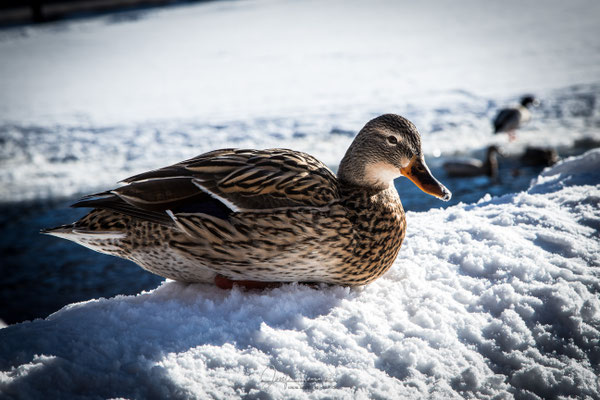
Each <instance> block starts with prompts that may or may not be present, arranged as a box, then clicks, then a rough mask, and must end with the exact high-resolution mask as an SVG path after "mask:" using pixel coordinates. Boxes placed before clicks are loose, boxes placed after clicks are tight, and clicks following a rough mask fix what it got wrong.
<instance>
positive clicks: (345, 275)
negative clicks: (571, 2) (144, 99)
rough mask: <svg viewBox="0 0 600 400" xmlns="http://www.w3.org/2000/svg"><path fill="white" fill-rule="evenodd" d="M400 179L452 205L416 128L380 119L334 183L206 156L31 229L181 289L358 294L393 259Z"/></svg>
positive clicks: (318, 173) (301, 170) (315, 174)
mask: <svg viewBox="0 0 600 400" xmlns="http://www.w3.org/2000/svg"><path fill="white" fill-rule="evenodd" d="M400 176H404V177H407V178H408V179H409V180H411V181H412V182H413V183H414V184H416V186H418V187H419V188H420V189H421V190H422V191H423V192H425V193H427V194H430V195H433V196H435V197H438V198H440V199H441V200H445V201H448V200H449V199H450V198H451V193H450V191H449V190H448V189H447V188H446V187H445V186H444V185H443V184H441V183H440V182H439V181H438V180H437V179H436V178H435V177H434V176H433V175H432V173H431V171H430V170H429V168H428V167H427V164H426V163H425V158H424V155H423V151H422V149H421V136H420V134H419V132H418V130H417V128H416V127H415V125H414V124H413V123H412V122H410V121H409V120H408V119H406V118H404V117H402V116H399V115H396V114H384V115H381V116H379V117H377V118H374V119H372V120H371V121H369V122H367V123H366V124H365V126H364V127H363V128H362V129H361V130H360V131H359V132H358V134H357V135H356V137H355V138H354V140H353V142H352V143H351V144H350V146H349V148H348V149H347V151H346V153H345V155H344V157H343V158H342V160H341V162H340V164H339V168H338V171H337V175H336V174H334V173H333V172H332V171H331V170H330V169H329V168H328V167H327V166H325V165H324V164H323V163H322V162H320V161H319V160H317V159H316V158H314V157H313V156H311V155H309V154H306V153H303V152H300V151H294V150H289V149H284V148H274V149H265V150H256V149H234V148H229V149H221V150H215V151H211V152H208V153H204V154H201V155H199V156H197V157H194V158H191V159H188V160H185V161H182V162H179V163H177V164H173V165H170V166H166V167H163V168H160V169H155V170H152V171H148V172H143V173H140V174H138V175H135V176H132V177H130V178H127V179H125V180H123V181H121V182H122V183H123V184H124V185H123V186H120V187H117V188H115V189H112V190H108V191H105V192H100V193H96V194H92V195H88V196H85V197H83V198H82V199H80V200H79V201H77V202H76V203H75V204H73V205H72V206H73V207H88V208H92V209H93V210H92V211H90V212H89V213H88V214H87V215H85V216H84V217H83V218H81V219H79V220H78V221H76V222H74V223H72V224H66V225H61V226H58V227H55V228H50V229H45V230H43V231H42V233H45V234H49V235H53V236H57V237H60V238H64V239H68V240H71V241H73V242H76V243H78V244H80V245H83V246H85V247H88V248H90V249H92V250H95V251H98V252H100V253H104V254H109V255H113V256H117V257H121V258H124V259H127V260H130V261H133V262H134V263H136V264H138V265H139V266H141V267H142V268H143V269H145V270H147V271H149V272H151V273H154V274H156V275H159V276H162V277H165V278H168V279H172V280H175V281H180V282H187V283H212V284H215V285H217V286H218V287H221V288H230V287H232V286H233V285H234V284H238V283H240V285H241V286H246V287H260V285H261V284H264V285H270V284H273V283H290V282H298V283H313V284H315V283H316V284H321V283H324V284H332V285H343V286H360V285H365V284H368V283H370V282H372V281H374V280H375V279H377V278H379V277H380V276H382V275H383V274H384V273H385V272H386V271H387V270H388V269H389V268H390V267H391V265H392V264H393V262H394V260H395V259H396V257H397V256H398V253H399V250H400V247H401V245H402V242H403V239H404V236H405V234H406V217H405V213H404V209H403V207H402V203H401V201H400V197H399V195H398V192H397V191H396V189H395V186H394V184H393V181H394V179H395V178H398V177H400Z"/></svg>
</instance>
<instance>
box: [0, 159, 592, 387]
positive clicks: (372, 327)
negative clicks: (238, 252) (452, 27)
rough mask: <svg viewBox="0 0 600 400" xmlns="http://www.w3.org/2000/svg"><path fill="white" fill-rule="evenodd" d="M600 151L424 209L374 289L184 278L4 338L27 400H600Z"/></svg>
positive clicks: (4, 376) (4, 367)
mask: <svg viewBox="0 0 600 400" xmlns="http://www.w3.org/2000/svg"><path fill="white" fill-rule="evenodd" d="M599 170H600V150H594V151H590V152H588V153H586V154H585V155H583V156H580V157H577V158H573V159H568V160H565V161H563V162H562V163H560V164H559V165H557V166H555V167H553V168H551V169H548V170H546V171H545V172H544V173H542V175H541V176H540V177H539V178H538V179H537V181H535V182H533V183H532V186H531V188H530V189H529V190H528V191H526V192H523V193H518V194H512V195H505V196H503V197H500V198H489V197H488V198H484V199H482V200H481V201H480V202H479V203H477V204H470V205H465V204H459V205H457V206H454V207H451V208H448V209H445V210H431V211H428V212H424V213H408V216H407V217H408V236H407V238H406V241H405V245H404V247H403V248H402V250H401V252H400V256H399V257H398V260H397V261H396V264H395V265H394V267H393V268H392V269H391V271H390V272H389V273H387V274H386V275H385V276H384V277H383V278H381V279H379V280H377V281H376V282H374V283H373V284H371V285H368V286H366V287H364V288H360V289H349V288H343V287H321V288H311V287H306V286H302V285H285V286H283V287H280V288H277V289H270V290H265V291H249V292H243V291H240V290H238V289H234V290H231V291H226V290H220V289H217V288H215V287H212V286H208V285H183V284H179V283H175V282H166V283H164V284H163V285H162V286H160V287H159V288H157V289H155V290H153V291H151V292H147V293H142V294H139V295H137V296H117V297H115V298H112V299H98V300H92V301H88V302H84V303H79V304H73V305H70V306H67V307H65V308H63V309H62V310H60V311H58V312H57V313H55V314H53V315H51V316H50V317H48V318H47V319H45V320H36V321H33V322H25V323H21V324H17V325H12V326H9V327H6V328H4V329H1V330H0V369H1V372H0V393H2V395H3V396H8V397H14V398H62V397H68V398H78V397H91V398H95V397H96V398H109V397H125V398H211V397H212V398H223V399H226V398H233V397H239V396H247V398H261V399H269V398H273V399H275V398H300V399H302V398H422V397H432V398H440V399H449V398H462V397H467V398H513V397H515V398H526V399H535V398H559V397H561V398H564V397H565V396H570V397H577V398H598V397H599V396H600V388H599V385H598V377H597V376H598V372H599V371H598V364H599V361H600V343H599V339H600V301H599V300H598V293H599V289H600V279H599V272H598V271H599V267H600V264H599V261H598V259H599V257H598V255H599V254H600V240H599V238H598V231H599V228H600V211H599V202H600V174H598V171H599Z"/></svg>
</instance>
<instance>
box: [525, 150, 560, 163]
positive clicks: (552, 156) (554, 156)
mask: <svg viewBox="0 0 600 400" xmlns="http://www.w3.org/2000/svg"><path fill="white" fill-rule="evenodd" d="M558 159H559V158H558V153H557V152H556V150H554V149H551V148H547V147H537V146H527V147H526V148H525V152H524V153H523V155H522V156H521V162H522V163H523V164H525V165H530V166H544V167H550V166H552V165H554V164H556V163H557V162H558Z"/></svg>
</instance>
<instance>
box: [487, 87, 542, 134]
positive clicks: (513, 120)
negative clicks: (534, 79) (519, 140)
mask: <svg viewBox="0 0 600 400" xmlns="http://www.w3.org/2000/svg"><path fill="white" fill-rule="evenodd" d="M538 104H539V102H538V100H537V99H535V97H533V96H531V95H527V96H523V97H522V98H521V104H519V105H518V106H516V107H508V108H503V109H501V110H500V111H499V112H498V114H497V115H496V118H494V133H496V134H498V133H507V134H508V137H509V140H511V141H512V140H514V139H515V138H516V133H515V132H516V130H517V129H518V128H519V127H521V126H522V125H523V124H525V123H527V122H529V120H530V119H531V112H530V111H529V108H530V107H531V106H532V105H534V106H536V105H538Z"/></svg>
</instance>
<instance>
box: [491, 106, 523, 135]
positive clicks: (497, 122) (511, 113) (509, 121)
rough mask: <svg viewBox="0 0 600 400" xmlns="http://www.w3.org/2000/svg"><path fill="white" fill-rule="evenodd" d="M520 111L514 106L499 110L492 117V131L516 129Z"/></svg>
mask: <svg viewBox="0 0 600 400" xmlns="http://www.w3.org/2000/svg"><path fill="white" fill-rule="evenodd" d="M520 115H521V114H520V112H519V110H517V109H516V108H504V109H502V110H500V112H499V113H498V115H497V116H496V118H495V119H494V133H499V132H505V131H509V130H512V129H516V128H517V127H518V126H519V119H520Z"/></svg>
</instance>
